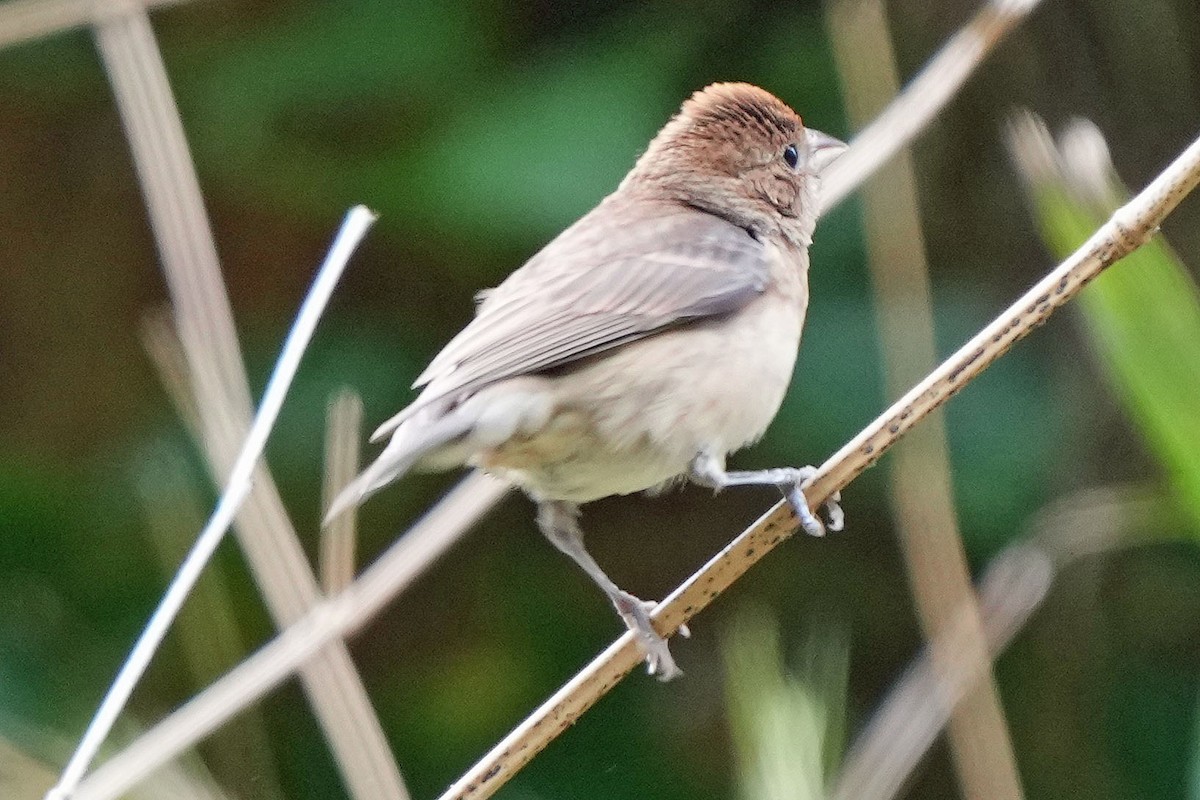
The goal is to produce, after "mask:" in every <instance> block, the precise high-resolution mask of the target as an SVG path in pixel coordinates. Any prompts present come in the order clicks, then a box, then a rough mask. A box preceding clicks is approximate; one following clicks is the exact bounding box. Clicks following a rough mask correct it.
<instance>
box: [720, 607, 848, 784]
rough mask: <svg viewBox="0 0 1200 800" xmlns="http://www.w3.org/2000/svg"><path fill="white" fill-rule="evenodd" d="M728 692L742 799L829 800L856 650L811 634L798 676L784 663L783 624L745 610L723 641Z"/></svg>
mask: <svg viewBox="0 0 1200 800" xmlns="http://www.w3.org/2000/svg"><path fill="white" fill-rule="evenodd" d="M723 650H724V656H725V665H726V673H727V677H726V682H725V687H726V689H725V691H726V695H727V697H728V704H729V716H730V723H731V726H732V734H733V743H734V747H735V749H736V751H737V755H738V763H739V769H738V784H739V794H740V796H741V797H742V798H743V800H822V798H824V797H825V791H826V788H827V784H828V781H829V778H830V777H831V776H832V775H833V774H834V773H835V770H836V769H837V766H838V763H839V761H840V757H841V748H842V739H843V735H844V730H845V713H846V712H845V706H846V699H845V698H846V681H847V670H848V660H849V653H848V649H847V643H846V640H845V638H844V637H843V636H839V635H837V634H834V633H832V632H830V631H825V632H823V633H821V634H820V635H816V634H814V635H811V636H810V637H809V641H808V643H807V644H806V645H805V647H804V648H803V650H802V651H800V660H801V661H802V664H803V668H802V669H801V671H800V672H799V674H792V673H790V672H789V671H788V670H787V669H786V667H785V666H784V661H783V654H782V648H781V645H780V634H779V629H778V626H777V624H776V622H775V621H774V620H773V619H771V617H770V616H769V615H767V614H765V613H764V612H762V611H761V610H747V609H743V610H742V612H741V613H740V614H738V616H737V617H735V620H734V625H733V628H732V630H731V631H730V633H729V635H728V636H727V637H726V639H725V642H724V648H723Z"/></svg>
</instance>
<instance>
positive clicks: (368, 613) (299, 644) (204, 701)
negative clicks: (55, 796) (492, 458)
mask: <svg viewBox="0 0 1200 800" xmlns="http://www.w3.org/2000/svg"><path fill="white" fill-rule="evenodd" d="M509 488H510V487H509V486H508V485H507V484H505V483H503V482H501V481H498V480H496V479H494V478H491V477H488V476H487V475H483V474H482V473H478V472H475V473H472V474H471V475H469V476H468V477H467V478H465V479H464V480H462V481H461V482H460V483H459V484H458V485H457V486H456V487H455V488H454V489H453V490H451V492H450V493H449V494H447V495H446V497H445V498H443V499H442V501H441V502H439V503H438V504H437V505H435V506H434V507H433V509H431V510H430V511H429V512H428V513H426V515H425V516H424V517H422V518H421V520H420V521H418V522H417V523H416V524H415V525H414V526H413V527H412V528H411V529H410V530H409V532H408V533H406V534H405V535H404V536H402V537H401V538H400V539H399V540H397V541H396V542H395V543H393V544H392V545H391V547H389V548H388V549H387V550H386V551H385V552H384V554H383V555H381V556H380V557H379V558H378V559H376V560H375V562H374V563H373V564H371V566H369V567H368V568H367V569H365V570H363V572H362V574H361V575H360V576H359V577H358V579H357V580H355V581H354V583H352V584H350V586H349V587H347V588H346V590H345V591H343V592H341V593H339V594H338V595H337V596H336V597H333V598H331V599H329V600H327V601H325V602H323V603H320V604H319V605H317V606H316V607H314V608H313V609H312V610H311V611H310V612H309V613H308V614H307V615H306V616H305V617H304V619H302V620H301V621H299V622H297V623H295V624H294V625H291V626H290V627H288V628H287V630H285V631H283V632H282V633H281V634H279V635H278V636H277V637H276V638H275V639H273V640H271V641H270V642H269V643H267V644H266V645H264V646H263V647H262V648H261V649H259V650H258V651H257V652H256V653H254V655H252V656H250V657H249V658H247V659H246V660H245V661H243V662H242V663H241V664H239V665H238V666H237V667H235V668H233V669H232V670H230V671H229V672H228V673H226V674H225V675H223V676H222V677H221V678H220V679H218V680H217V681H215V682H214V683H213V684H212V685H210V686H209V687H208V688H207V689H205V690H204V691H202V692H200V693H199V694H198V695H196V696H195V697H194V698H192V699H191V700H190V701H188V702H187V703H186V704H185V705H184V706H183V707H182V708H179V709H178V710H176V711H175V712H174V713H172V714H171V715H170V716H169V717H167V718H166V719H165V720H163V721H162V722H160V723H158V724H157V725H155V726H154V727H153V728H150V729H149V730H148V731H146V732H145V733H144V734H142V735H141V736H139V737H138V738H137V739H135V740H134V741H133V742H131V743H130V744H129V746H128V747H126V748H125V749H124V750H122V751H121V752H119V753H117V754H116V755H114V756H113V757H112V758H110V759H109V760H108V761H106V762H104V763H103V764H101V765H100V766H99V767H97V768H96V770H95V772H93V773H92V774H91V775H90V776H88V778H87V779H85V780H84V781H83V783H81V784H80V785H79V788H78V790H77V791H76V792H75V794H74V798H75V800H97V799H98V798H109V800H112V798H117V797H121V796H122V795H123V794H124V793H125V792H127V791H129V789H130V788H132V787H133V786H136V785H137V784H138V783H139V782H140V781H142V780H144V779H145V778H146V777H147V776H148V775H150V774H151V773H153V772H154V771H155V770H157V769H158V768H159V767H161V766H162V765H163V764H166V763H168V762H169V761H170V760H171V759H173V758H175V757H176V756H178V755H179V754H180V753H182V752H184V751H185V750H187V749H188V748H190V747H192V746H193V745H194V744H195V743H196V742H198V741H200V740H202V739H204V738H205V737H206V736H208V735H209V734H210V733H212V731H214V730H216V729H217V728H218V727H220V726H221V725H222V724H224V723H225V722H226V721H227V720H229V719H230V718H231V717H233V716H235V715H236V714H238V713H239V712H241V711H242V710H244V709H245V708H246V707H247V706H248V705H249V704H251V703H253V702H254V701H255V700H257V699H258V698H260V697H262V696H263V695H264V694H266V693H267V692H269V691H270V690H271V689H273V688H274V687H276V686H278V685H279V684H280V683H282V682H283V681H284V680H286V679H287V678H288V677H289V676H291V674H292V673H293V672H295V671H296V670H297V669H298V668H300V666H301V665H303V664H304V663H305V662H306V661H308V660H309V659H310V658H312V656H313V654H314V653H317V652H318V651H320V650H321V648H323V647H325V646H326V645H327V644H328V643H329V642H330V641H333V640H336V639H340V638H341V637H344V636H347V635H349V634H351V633H353V632H354V631H356V630H358V629H359V628H361V627H362V626H364V625H365V624H366V623H367V622H369V621H370V620H371V619H372V618H373V617H374V616H375V615H376V614H378V613H379V612H380V611H381V610H382V609H383V608H384V606H386V605H387V603H388V602H389V601H390V600H391V599H392V598H393V597H395V596H396V595H397V594H399V593H400V592H402V591H404V589H406V588H407V587H408V586H409V585H410V584H411V583H412V582H413V581H414V580H416V579H417V578H418V577H420V576H421V575H422V574H423V573H424V571H425V570H426V569H427V568H428V566H429V565H430V564H432V563H433V562H434V561H436V560H437V559H438V558H439V557H441V556H442V555H443V554H445V552H446V551H447V550H449V549H450V547H451V546H453V545H454V544H455V543H457V542H458V541H459V539H460V538H461V532H462V531H464V530H467V529H468V528H470V527H471V526H472V525H474V524H475V523H476V522H478V521H479V520H480V519H481V518H482V517H483V515H484V514H486V513H487V512H488V511H489V510H491V508H492V506H493V505H495V504H496V502H497V500H499V498H501V497H503V496H504V495H505V494H506V493H507V492H508V491H509Z"/></svg>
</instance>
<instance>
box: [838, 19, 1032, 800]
mask: <svg viewBox="0 0 1200 800" xmlns="http://www.w3.org/2000/svg"><path fill="white" fill-rule="evenodd" d="M827 19H828V20H829V29H830V39H831V41H832V42H833V49H834V55H835V58H836V60H837V63H838V72H839V74H840V76H841V79H842V84H843V86H844V87H845V91H844V95H845V99H846V106H847V110H848V112H849V115H850V119H851V122H852V123H853V124H854V125H855V126H856V127H857V126H859V125H862V124H865V123H866V122H867V121H868V120H870V119H871V118H872V117H874V116H875V115H876V114H877V113H878V110H879V108H880V107H882V106H883V104H884V103H886V102H887V99H888V98H889V97H891V96H892V95H894V94H895V92H896V88H897V77H896V70H895V56H894V55H893V53H892V42H891V38H890V37H889V35H888V30H887V21H886V18H885V15H884V9H883V3H882V2H881V0H842V2H835V3H833V4H831V5H830V7H829V14H828V15H827ZM862 203H863V221H864V229H865V233H866V240H867V254H868V259H867V260H868V263H869V265H870V270H871V284H872V288H873V291H874V298H875V303H874V305H875V314H876V319H877V324H878V326H879V341H880V349H881V351H882V353H883V360H884V373H885V383H886V391H887V394H888V396H891V397H894V396H896V395H898V394H900V393H901V392H903V391H904V389H905V388H906V387H907V386H910V385H911V384H912V383H913V382H915V381H917V380H920V378H921V376H922V375H923V374H924V373H925V372H927V371H928V370H929V369H930V368H931V367H932V366H933V365H934V364H935V363H937V353H936V350H935V345H934V341H935V339H934V318H933V292H932V290H931V288H930V281H929V268H928V264H927V263H926V259H925V241H924V237H923V236H922V234H921V223H920V216H919V211H918V202H917V186H916V172H915V170H914V168H913V162H912V157H911V155H910V153H909V152H908V151H907V150H904V151H901V152H900V154H899V155H898V156H897V157H896V158H895V159H893V160H892V161H891V162H889V163H888V164H887V165H885V166H884V167H882V168H881V169H880V170H879V172H878V173H877V174H876V175H875V177H874V178H873V179H872V180H870V181H868V182H867V184H866V186H865V187H864V188H863V191H862ZM889 495H890V497H891V504H892V511H893V514H892V516H893V519H894V521H895V525H896V530H897V532H898V534H899V537H900V542H901V545H902V548H903V552H904V557H905V561H906V563H907V566H908V572H909V577H910V580H911V583H912V588H913V594H914V595H915V597H916V601H917V603H916V605H917V610H918V614H919V616H920V620H921V626H922V628H923V630H924V632H925V636H926V638H927V639H931V638H932V637H934V636H935V635H937V633H938V631H940V630H941V629H942V628H943V627H945V625H946V624H947V623H948V622H949V621H950V619H951V618H952V617H954V616H956V615H957V616H961V618H962V622H963V626H964V627H963V641H962V642H961V644H962V648H961V649H959V650H957V651H954V654H955V658H957V659H960V660H961V659H966V660H968V661H971V660H974V662H975V664H974V668H975V669H976V670H977V671H978V672H979V674H980V675H982V676H985V677H986V680H980V681H978V682H977V683H976V684H975V685H974V687H973V688H972V689H971V690H970V691H969V692H967V694H966V695H965V696H964V697H963V698H961V700H960V701H959V703H958V704H957V707H956V708H955V710H954V714H953V717H952V718H951V722H950V727H949V730H948V733H949V740H950V749H951V752H952V753H953V756H954V765H955V769H956V770H957V772H958V778H959V783H960V785H961V788H962V794H963V797H964V798H966V800H985V798H986V800H1020V798H1021V797H1022V796H1023V794H1024V793H1023V791H1022V789H1021V778H1020V774H1019V773H1018V771H1017V764H1016V756H1015V755H1014V753H1013V747H1012V741H1011V739H1010V737H1009V733H1008V725H1007V722H1006V721H1005V718H1004V709H1003V707H1002V706H1001V705H1000V692H999V689H998V688H997V686H996V682H995V680H994V679H993V678H992V677H991V662H990V659H989V658H988V652H987V647H986V644H985V642H984V637H983V630H982V626H981V623H980V620H979V618H978V614H977V613H975V612H974V611H973V609H974V604H975V592H974V590H973V588H972V586H971V573H970V568H969V567H968V565H967V556H966V552H965V551H964V549H963V544H962V538H961V534H960V532H959V528H958V519H957V516H956V514H955V511H954V492H953V487H952V483H951V478H950V454H949V446H948V444H947V440H946V426H945V421H944V419H943V416H942V414H941V413H940V412H939V413H936V414H931V415H930V419H929V420H927V421H926V423H925V424H924V425H923V426H921V428H920V429H919V430H916V431H913V433H912V435H911V436H910V437H909V438H908V441H906V442H904V443H903V444H902V445H900V446H899V447H897V448H896V451H895V453H894V455H893V457H892V462H891V475H890V481H889Z"/></svg>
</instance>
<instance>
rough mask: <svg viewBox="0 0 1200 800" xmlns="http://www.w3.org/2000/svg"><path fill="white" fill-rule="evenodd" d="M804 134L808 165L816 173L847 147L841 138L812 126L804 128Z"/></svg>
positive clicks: (822, 169)
mask: <svg viewBox="0 0 1200 800" xmlns="http://www.w3.org/2000/svg"><path fill="white" fill-rule="evenodd" d="M804 135H805V137H806V138H807V140H808V166H809V168H810V169H812V170H814V171H816V172H817V173H818V174H819V173H821V172H823V171H824V170H825V168H826V167H828V166H829V165H830V164H832V163H833V162H834V161H835V160H836V159H837V157H838V156H840V155H841V154H842V153H844V152H845V151H846V148H847V147H848V145H847V144H846V143H845V142H843V141H842V140H841V139H835V138H833V137H832V136H830V135H829V134H828V133H822V132H821V131H818V130H816V129H814V128H808V129H806V130H805V132H804Z"/></svg>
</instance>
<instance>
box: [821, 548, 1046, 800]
mask: <svg viewBox="0 0 1200 800" xmlns="http://www.w3.org/2000/svg"><path fill="white" fill-rule="evenodd" d="M1053 579H1054V564H1053V561H1052V560H1051V559H1050V557H1049V556H1048V555H1047V554H1046V553H1044V552H1043V551H1041V550H1040V549H1038V548H1036V547H1031V546H1029V545H1027V544H1021V545H1015V546H1013V547H1010V548H1008V550H1006V551H1005V552H1004V553H1002V554H1001V555H1000V556H998V557H997V558H996V559H995V560H994V561H993V562H992V565H991V567H990V568H989V569H988V571H987V573H986V574H985V575H984V578H983V581H982V582H981V585H980V590H979V606H978V608H977V607H976V604H975V600H974V599H972V600H971V601H970V602H968V603H967V604H965V605H963V606H961V607H960V608H959V609H958V613H956V614H954V615H952V616H951V617H950V618H949V619H948V620H947V622H946V625H945V626H944V627H943V628H942V629H941V630H940V631H939V632H938V633H937V634H936V635H935V636H934V637H933V639H932V640H931V642H930V646H929V649H928V652H927V653H926V654H925V655H924V656H923V657H922V658H921V659H920V660H918V661H917V662H916V663H915V664H913V666H912V667H911V668H910V669H909V670H908V671H907V672H906V673H905V675H904V677H903V678H901V680H900V682H899V684H897V686H896V688H895V689H893V690H892V692H891V693H890V694H889V695H888V698H887V700H886V701H885V703H884V704H883V706H882V707H881V708H880V710H879V711H878V712H877V713H876V714H875V716H874V717H873V718H872V720H871V722H870V724H869V725H868V727H867V729H866V730H865V731H864V732H863V734H862V735H861V736H860V737H859V739H858V741H856V742H855V744H854V746H853V747H852V748H851V750H850V752H849V753H848V754H847V756H846V762H845V766H844V768H843V771H842V774H841V776H840V777H839V780H838V782H837V784H836V786H835V787H834V790H833V792H832V793H831V797H832V798H833V799H834V800H890V799H891V798H894V797H896V796H897V795H898V794H899V792H900V789H901V787H903V785H904V783H905V782H906V781H907V780H908V776H909V775H911V774H912V770H913V769H914V768H915V767H916V765H917V764H918V763H919V762H920V759H921V757H922V756H923V755H924V754H925V752H926V751H927V750H928V749H929V747H930V746H931V745H932V744H933V741H934V739H936V738H937V735H938V734H939V733H940V732H941V730H942V728H943V727H944V726H945V725H946V723H947V722H948V721H949V719H950V715H951V713H952V712H953V710H954V708H955V707H956V706H957V705H958V703H959V702H961V700H962V699H963V697H964V696H965V695H966V694H967V693H968V692H969V691H970V689H971V688H972V687H973V686H975V685H976V684H977V683H978V682H979V680H980V679H982V678H984V677H985V676H986V675H987V674H988V669H989V668H990V666H991V661H990V659H987V660H985V661H984V662H983V663H982V664H981V663H980V662H979V660H978V658H976V657H975V656H974V655H973V654H971V647H972V641H973V640H974V637H975V636H977V635H978V634H977V631H976V630H975V629H976V628H977V627H978V626H979V620H980V619H981V618H982V620H983V632H984V636H985V641H986V644H987V647H988V649H989V651H990V652H991V653H992V654H993V655H995V654H998V653H999V652H1000V651H1001V650H1003V649H1004V647H1005V646H1007V645H1008V643H1009V642H1010V641H1011V640H1012V638H1013V636H1015V635H1016V633H1017V631H1019V630H1020V629H1021V628H1022V627H1023V626H1024V625H1025V622H1026V621H1027V620H1028V619H1029V617H1030V616H1031V615H1032V614H1033V612H1034V611H1035V610H1036V609H1037V608H1038V606H1040V605H1041V603H1042V600H1043V599H1045V597H1046V593H1047V592H1048V591H1049V589H1050V584H1051V583H1052V582H1053ZM964 652H966V653H968V654H970V655H968V656H967V657H964V656H963V653H964Z"/></svg>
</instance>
